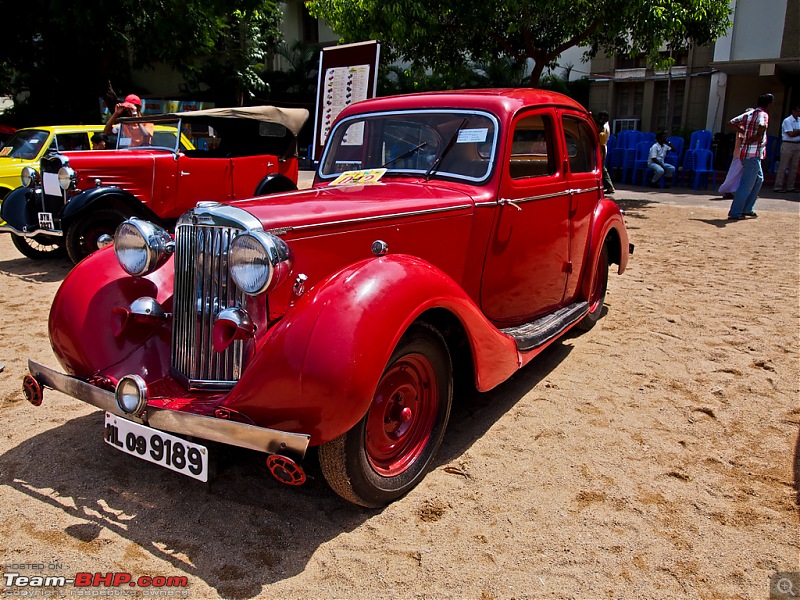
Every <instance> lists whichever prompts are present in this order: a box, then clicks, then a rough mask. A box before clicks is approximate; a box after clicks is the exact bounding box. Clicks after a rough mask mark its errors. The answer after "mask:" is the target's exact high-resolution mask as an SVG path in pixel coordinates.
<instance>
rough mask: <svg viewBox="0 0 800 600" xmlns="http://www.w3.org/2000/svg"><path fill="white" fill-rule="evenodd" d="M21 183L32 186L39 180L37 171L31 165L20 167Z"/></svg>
mask: <svg viewBox="0 0 800 600" xmlns="http://www.w3.org/2000/svg"><path fill="white" fill-rule="evenodd" d="M21 179H22V185H23V186H25V187H33V186H34V185H36V183H37V182H38V181H39V173H37V172H36V169H34V168H32V167H25V168H24V169H22V176H21Z"/></svg>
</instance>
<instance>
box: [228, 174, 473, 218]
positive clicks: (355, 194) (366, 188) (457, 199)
mask: <svg viewBox="0 0 800 600" xmlns="http://www.w3.org/2000/svg"><path fill="white" fill-rule="evenodd" d="M230 204H231V205H233V206H236V207H238V208H241V209H243V210H246V211H247V212H249V213H250V214H252V215H253V216H254V217H256V218H257V219H259V220H260V221H261V223H262V224H263V226H264V229H265V230H270V229H284V228H288V229H290V230H295V229H303V228H307V227H314V228H324V227H328V226H329V227H332V228H336V227H337V226H340V225H342V224H346V223H348V222H353V221H376V222H379V221H381V220H383V219H388V218H394V219H398V218H402V217H403V216H404V215H407V216H409V217H418V216H420V215H424V214H428V213H437V212H449V213H454V212H472V210H473V208H474V200H473V198H472V197H471V196H470V195H469V194H466V193H465V192H462V191H459V190H456V189H452V188H449V187H446V186H441V185H435V184H431V183H427V184H420V183H418V182H417V183H405V182H388V183H378V184H373V185H344V186H320V187H316V188H312V189H309V190H300V191H296V192H288V193H285V194H273V195H270V196H262V197H259V198H252V199H248V200H239V201H236V202H231V203H230Z"/></svg>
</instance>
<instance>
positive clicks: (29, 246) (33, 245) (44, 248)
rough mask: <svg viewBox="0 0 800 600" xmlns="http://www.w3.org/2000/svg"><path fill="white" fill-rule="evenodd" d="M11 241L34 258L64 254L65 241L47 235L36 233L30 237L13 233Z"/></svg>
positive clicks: (24, 253) (55, 256) (40, 258)
mask: <svg viewBox="0 0 800 600" xmlns="http://www.w3.org/2000/svg"><path fill="white" fill-rule="evenodd" d="M11 242H12V243H13V244H14V246H15V247H16V249H17V250H19V251H20V252H21V253H22V254H23V255H24V256H27V257H28V258H32V259H34V260H42V259H45V258H61V257H62V256H64V245H63V243H62V242H61V241H60V240H57V239H55V238H52V237H50V236H47V235H36V236H34V237H32V238H30V237H24V236H21V235H14V234H11Z"/></svg>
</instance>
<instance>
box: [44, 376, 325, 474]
mask: <svg viewBox="0 0 800 600" xmlns="http://www.w3.org/2000/svg"><path fill="white" fill-rule="evenodd" d="M28 370H29V371H30V374H31V376H32V377H33V378H34V379H36V381H37V382H38V383H39V384H40V385H41V386H43V387H48V388H51V389H54V390H56V391H59V392H62V393H64V394H66V395H68V396H72V397H73V398H77V399H78V400H81V401H83V402H86V403H87V404H91V405H92V406H96V407H97V408H99V409H101V410H104V411H107V412H110V413H112V414H115V415H117V416H119V417H122V418H123V419H128V420H129V421H134V422H136V423H141V424H142V425H147V426H148V427H152V428H154V429H160V430H161V431H167V432H170V433H176V434H179V435H188V436H192V437H197V438H201V439H204V440H210V441H212V442H219V443H221V444H228V445H230V446H238V447H240V448H247V449H249V450H256V451H258V452H267V453H269V454H283V455H288V456H291V457H292V458H294V459H302V458H303V457H304V456H305V453H306V450H307V449H308V443H309V439H310V436H309V435H306V434H302V433H288V432H285V431H277V430H275V429H267V428H266V427H257V426H255V425H249V424H247V423H239V422H237V421H227V420H225V419H215V418H213V417H206V416H203V415H195V414H192V413H187V412H182V411H177V410H169V409H165V408H158V407H154V406H148V407H147V409H146V410H145V412H144V414H143V415H142V417H141V418H138V417H135V416H133V415H130V414H128V413H125V412H123V411H122V410H121V409H120V408H119V406H118V405H117V401H116V398H115V397H114V393H113V392H110V391H108V390H104V389H101V388H99V387H96V386H94V385H91V384H89V383H86V382H85V381H83V380H81V379H78V378H76V377H71V376H69V375H65V374H64V373H59V372H58V371H55V370H53V369H50V368H48V367H45V366H43V365H40V364H38V363H36V362H34V361H32V360H29V361H28Z"/></svg>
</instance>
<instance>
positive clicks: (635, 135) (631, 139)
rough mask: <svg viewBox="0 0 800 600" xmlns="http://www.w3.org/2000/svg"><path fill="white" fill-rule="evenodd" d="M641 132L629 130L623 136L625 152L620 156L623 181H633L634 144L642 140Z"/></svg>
mask: <svg viewBox="0 0 800 600" xmlns="http://www.w3.org/2000/svg"><path fill="white" fill-rule="evenodd" d="M642 136H643V134H642V132H641V131H636V130H629V131H628V135H626V136H625V154H624V155H623V158H622V179H621V181H622V182H623V183H633V167H634V163H635V162H636V145H637V144H638V143H639V142H641V141H642Z"/></svg>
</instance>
